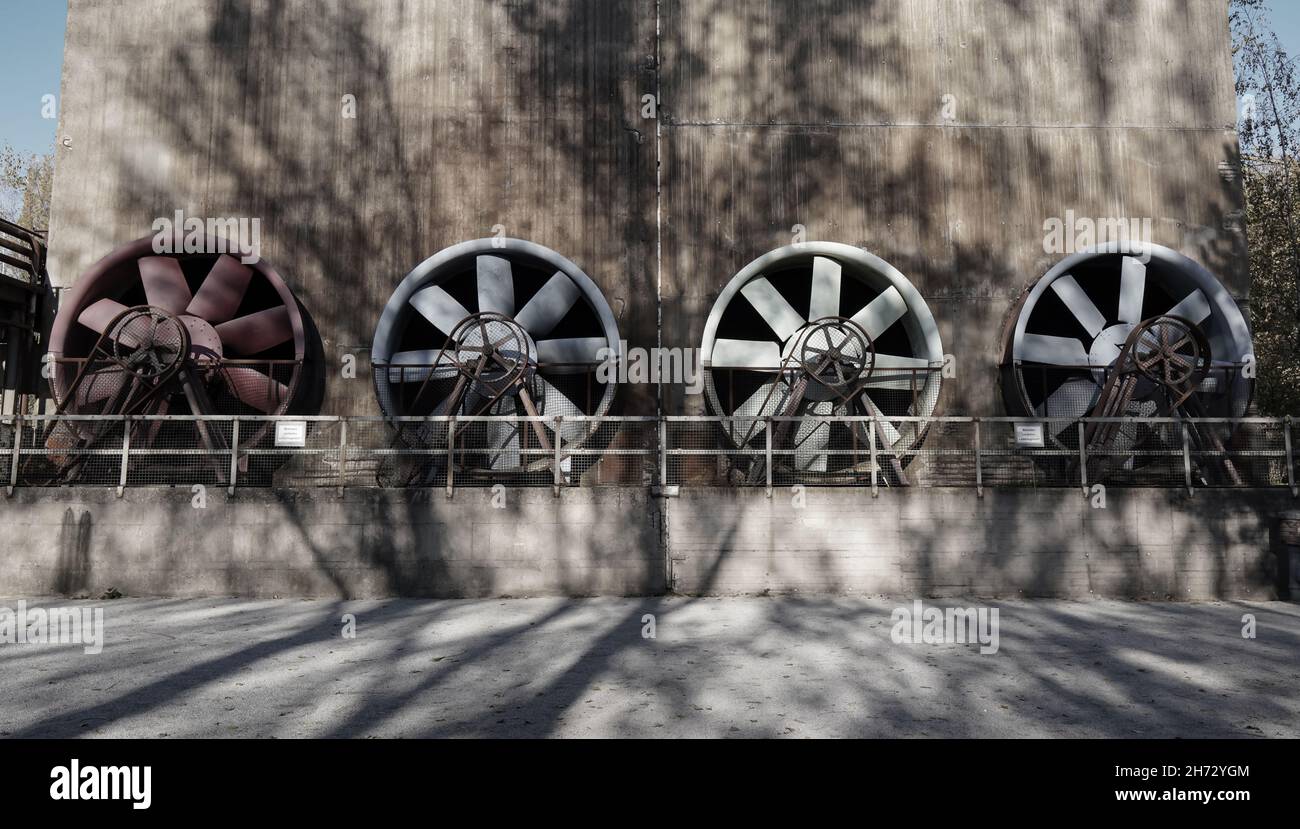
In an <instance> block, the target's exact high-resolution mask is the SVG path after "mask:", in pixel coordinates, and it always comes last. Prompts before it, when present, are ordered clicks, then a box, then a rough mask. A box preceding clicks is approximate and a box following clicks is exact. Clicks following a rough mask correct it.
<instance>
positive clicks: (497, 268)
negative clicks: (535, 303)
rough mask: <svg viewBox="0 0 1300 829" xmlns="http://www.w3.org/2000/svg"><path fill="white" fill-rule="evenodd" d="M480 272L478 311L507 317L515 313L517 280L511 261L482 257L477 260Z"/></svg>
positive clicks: (496, 257)
mask: <svg viewBox="0 0 1300 829" xmlns="http://www.w3.org/2000/svg"><path fill="white" fill-rule="evenodd" d="M475 268H476V269H477V271H478V310H479V312H480V313H482V312H486V311H494V312H496V313H498V314H504V315H505V316H507V317H509V316H513V315H514V313H515V279H514V276H513V275H512V271H511V270H510V260H509V259H502V258H501V257H500V256H480V257H478V258H477V259H476V260H475Z"/></svg>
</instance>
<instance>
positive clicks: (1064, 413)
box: [1002, 243, 1253, 483]
mask: <svg viewBox="0 0 1300 829" xmlns="http://www.w3.org/2000/svg"><path fill="white" fill-rule="evenodd" d="M1009 333H1010V336H1009V338H1008V343H1007V347H1006V359H1005V361H1004V365H1003V383H1002V388H1003V397H1004V402H1005V403H1006V406H1007V409H1008V411H1009V412H1010V413H1011V414H1012V415H1013V416H1020V417H1039V418H1043V419H1044V420H1045V421H1046V422H1047V423H1048V424H1049V428H1048V430H1047V431H1048V436H1047V437H1048V439H1049V440H1050V441H1052V442H1053V444H1054V445H1055V446H1056V447H1057V448H1063V449H1071V450H1077V448H1078V444H1079V439H1080V438H1079V432H1078V427H1077V423H1078V421H1079V419H1080V418H1085V417H1087V418H1123V419H1125V421H1124V422H1118V421H1116V422H1090V423H1089V424H1088V426H1087V427H1086V428H1085V433H1084V437H1083V440H1084V441H1085V449H1086V450H1087V454H1088V456H1089V458H1090V460H1089V467H1088V470H1087V471H1088V479H1089V480H1092V481H1099V480H1102V479H1104V478H1106V477H1107V476H1108V475H1112V474H1119V473H1124V472H1134V471H1136V470H1139V469H1141V468H1142V467H1143V466H1144V465H1148V464H1150V463H1153V462H1155V461H1156V460H1157V459H1159V458H1161V457H1170V456H1172V455H1173V454H1177V453H1178V452H1179V451H1180V450H1181V449H1182V441H1183V437H1182V432H1181V429H1176V428H1171V425H1170V424H1169V423H1162V422H1160V421H1159V420H1153V421H1152V422H1149V423H1144V422H1143V420H1144V419H1157V418H1171V417H1176V418H1185V417H1186V418H1204V417H1218V418H1238V417H1241V416H1243V415H1244V414H1245V413H1246V410H1247V408H1248V407H1249V405H1250V398H1251V393H1252V387H1253V381H1252V380H1251V378H1250V376H1249V372H1247V371H1245V370H1244V369H1245V368H1246V366H1247V365H1248V361H1249V359H1250V355H1251V339H1250V331H1249V329H1248V327H1247V325H1246V321H1245V319H1244V318H1243V317H1242V314H1241V312H1240V310H1239V309H1238V308H1237V304H1236V302H1234V301H1233V299H1232V296H1231V295H1230V294H1229V293H1228V291H1227V289H1225V288H1224V287H1223V285H1222V284H1221V283H1220V282H1219V281H1218V280H1217V279H1216V278H1215V277H1214V276H1213V275H1212V274H1210V273H1209V271H1207V270H1205V268H1203V267H1201V266H1200V265H1198V264H1197V263H1195V262H1193V261H1192V260H1190V259H1188V258H1186V257H1184V256H1182V255H1181V254H1178V253H1176V252H1174V251H1172V250H1169V249H1168V248H1164V247H1160V246H1157V245H1142V244H1125V243H1115V244H1111V245H1107V246H1104V247H1099V248H1093V249H1090V250H1087V251H1084V252H1082V253H1079V254H1076V255H1074V256H1071V257H1070V258H1068V259H1066V260H1064V261H1062V262H1061V263H1060V264H1058V265H1057V266H1056V267H1054V268H1053V269H1052V270H1051V271H1050V272H1048V273H1047V275H1046V276H1044V277H1042V278H1041V279H1040V280H1038V282H1037V283H1035V285H1034V286H1033V287H1032V288H1031V289H1030V291H1029V292H1028V294H1027V295H1026V296H1025V297H1024V298H1023V299H1022V300H1021V303H1020V306H1019V309H1018V311H1017V312H1016V317H1015V324H1014V327H1013V328H1011V330H1010V332H1009ZM1189 430H1190V438H1191V440H1192V441H1194V442H1195V444H1196V447H1197V448H1198V449H1202V450H1205V452H1206V453H1207V454H1211V455H1214V456H1216V457H1225V455H1224V452H1225V447H1226V445H1227V444H1228V443H1229V442H1230V441H1231V439H1232V428H1231V425H1225V426H1210V425H1205V424H1199V425H1198V424H1194V423H1193V424H1189ZM1065 457H1068V455H1066V456H1065ZM1069 463H1070V464H1071V465H1072V464H1074V462H1073V461H1070V462H1069ZM1179 464H1180V465H1181V461H1179ZM1199 473H1200V477H1201V478H1202V480H1206V481H1208V480H1210V479H1212V478H1213V477H1216V476H1219V477H1226V478H1227V479H1229V480H1233V481H1236V482H1238V483H1239V482H1240V472H1239V470H1237V469H1236V468H1235V467H1234V466H1233V464H1232V463H1231V462H1230V461H1228V460H1226V459H1225V460H1223V461H1222V462H1221V463H1220V464H1218V465H1217V467H1216V468H1210V467H1209V466H1208V465H1207V466H1206V467H1205V468H1202V469H1200V470H1199Z"/></svg>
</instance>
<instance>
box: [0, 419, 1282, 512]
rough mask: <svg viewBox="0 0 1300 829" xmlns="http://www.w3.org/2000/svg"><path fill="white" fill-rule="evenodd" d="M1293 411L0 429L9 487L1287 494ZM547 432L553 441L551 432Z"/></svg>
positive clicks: (85, 423)
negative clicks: (1110, 489) (1195, 415)
mask: <svg viewBox="0 0 1300 829" xmlns="http://www.w3.org/2000/svg"><path fill="white" fill-rule="evenodd" d="M1291 427H1292V423H1291V419H1290V418H1239V419H1226V418H1201V419H1178V418H1105V419H1084V420H1052V419H1030V418H1010V417H989V418H973V417H932V418H914V417H912V418H909V417H898V418H892V417H891V418H884V417H881V418H873V417H806V418H780V417H772V418H720V417H663V418H654V417H599V418H592V417H423V418H417V417H408V418H381V417H332V416H312V417H299V416H279V417H270V416H224V415H218V416H206V417H193V416H180V415H171V416H117V415H97V416H92V415H45V416H34V417H33V416H23V417H7V418H3V419H2V420H0V480H3V481H4V486H5V487H6V490H7V491H8V492H10V493H12V492H13V490H14V489H15V488H18V487H50V486H109V487H115V488H117V490H118V491H119V492H122V491H124V490H125V489H126V488H128V487H135V486H173V487H175V486H194V485H203V486H221V487H226V488H228V489H229V490H230V491H231V492H232V493H233V492H234V490H235V489H236V488H239V487H283V488H295V487H333V488H337V489H339V490H340V491H342V490H343V489H345V488H347V487H376V486H380V487H424V488H439V489H443V490H445V491H446V492H447V493H448V494H451V493H452V492H454V490H455V489H456V488H460V487H493V486H497V485H504V486H549V487H552V488H553V489H554V490H555V491H556V492H557V493H558V492H559V491H560V489H561V488H564V487H573V486H588V487H593V486H623V487H627V486H641V487H644V486H653V487H658V488H660V489H661V491H665V492H669V493H671V492H672V491H674V489H675V488H678V487H695V486H698V487H719V486H722V487H762V488H764V489H766V490H767V491H768V492H769V493H770V492H772V491H773V489H774V488H777V487H787V486H795V485H806V486H849V487H859V488H862V489H864V490H870V492H871V494H872V495H879V494H880V492H881V491H882V490H887V489H891V488H910V487H968V488H973V489H974V490H975V491H976V492H978V493H980V494H982V493H983V492H984V490H985V489H987V488H1005V487H1016V488H1024V487H1075V488H1079V489H1082V490H1083V491H1084V492H1088V491H1090V489H1091V488H1092V487H1094V486H1096V485H1097V484H1104V485H1106V486H1119V487H1126V486H1127V487H1167V488H1180V489H1185V490H1187V491H1188V492H1193V491H1195V490H1197V489H1205V488H1221V487H1222V488H1247V487H1256V488H1259V487H1263V488H1288V489H1290V490H1291V492H1292V495H1297V494H1300V490H1298V488H1297V482H1296V468H1295V461H1296V458H1295V452H1294V445H1293V441H1292V434H1291ZM557 436H558V438H559V439H557Z"/></svg>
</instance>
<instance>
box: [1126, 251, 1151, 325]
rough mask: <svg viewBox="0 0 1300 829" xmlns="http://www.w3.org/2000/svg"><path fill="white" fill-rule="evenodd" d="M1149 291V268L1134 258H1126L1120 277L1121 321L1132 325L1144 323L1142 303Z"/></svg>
mask: <svg viewBox="0 0 1300 829" xmlns="http://www.w3.org/2000/svg"><path fill="white" fill-rule="evenodd" d="M1146 291H1147V266H1146V265H1144V264H1142V262H1141V261H1140V260H1138V259H1134V258H1133V257H1132V256H1125V257H1124V264H1123V265H1122V266H1121V269H1120V277H1119V319H1120V322H1127V323H1129V324H1130V325H1137V324H1138V323H1139V322H1141V321H1142V301H1143V299H1145V297H1146Z"/></svg>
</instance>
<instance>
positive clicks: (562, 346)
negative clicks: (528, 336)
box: [537, 337, 610, 366]
mask: <svg viewBox="0 0 1300 829" xmlns="http://www.w3.org/2000/svg"><path fill="white" fill-rule="evenodd" d="M609 348H610V345H609V341H608V340H606V339H605V338H604V337H573V338H569V339H564V340H542V341H541V342H539V343H537V362H538V363H539V364H540V365H543V366H562V365H591V366H594V365H599V364H600V363H601V362H603V358H602V357H601V355H600V352H601V350H602V349H605V350H607V351H608V350H609Z"/></svg>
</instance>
